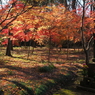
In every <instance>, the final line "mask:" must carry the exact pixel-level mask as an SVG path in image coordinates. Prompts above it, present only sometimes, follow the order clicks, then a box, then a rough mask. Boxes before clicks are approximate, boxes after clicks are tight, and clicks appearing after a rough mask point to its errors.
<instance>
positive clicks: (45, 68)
mask: <svg viewBox="0 0 95 95" xmlns="http://www.w3.org/2000/svg"><path fill="white" fill-rule="evenodd" d="M53 69H55V66H54V65H49V66H43V67H39V71H40V72H51V71H52V70H53Z"/></svg>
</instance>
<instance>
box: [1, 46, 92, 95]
mask: <svg viewBox="0 0 95 95" xmlns="http://www.w3.org/2000/svg"><path fill="white" fill-rule="evenodd" d="M33 50H34V51H33ZM67 53H68V55H67ZM4 54H5V48H4V47H2V48H1V52H0V88H1V89H2V90H3V91H4V95H33V94H34V95H42V94H43V92H44V93H46V94H47V95H94V94H91V93H90V94H88V92H83V93H86V94H79V93H80V92H79V91H77V90H76V89H74V90H76V91H73V89H71V88H70V87H72V86H69V88H68V87H67V88H64V89H65V90H64V89H61V90H59V91H58V92H56V89H60V88H61V87H60V86H58V82H59V83H61V82H60V81H61V80H57V79H60V78H63V81H62V83H63V84H64V83H65V80H67V78H68V77H69V79H70V78H71V77H76V75H77V71H78V70H80V69H81V67H82V64H83V63H84V54H83V52H82V50H81V49H80V50H78V49H76V50H74V49H69V52H68V51H67V49H62V51H61V52H59V51H57V49H52V50H51V52H50V56H49V51H48V48H46V47H43V48H34V49H33V48H30V49H29V48H28V47H14V50H13V51H12V57H8V56H5V55H4ZM48 65H50V66H51V67H48ZM52 66H53V67H52ZM52 68H53V69H52ZM71 75H72V76H71ZM63 76H65V77H63ZM69 79H68V80H69ZM71 79H73V78H71ZM45 84H46V85H48V86H47V87H46V86H45ZM55 84H56V85H57V86H56V87H55ZM49 85H50V86H51V87H52V89H50V90H49V91H48V92H45V91H46V90H47V89H48V87H50V86H49ZM65 85H66V84H65ZM42 91H43V92H42ZM51 91H52V93H51ZM64 91H65V92H64ZM53 92H54V94H53ZM30 93H31V94H30ZM40 93H42V94H40ZM58 93H59V94H58ZM65 93H66V94H65ZM69 93H72V94H69ZM73 93H74V94H73ZM43 95H45V94H43Z"/></svg>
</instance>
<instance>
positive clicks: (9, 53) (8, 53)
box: [6, 38, 12, 56]
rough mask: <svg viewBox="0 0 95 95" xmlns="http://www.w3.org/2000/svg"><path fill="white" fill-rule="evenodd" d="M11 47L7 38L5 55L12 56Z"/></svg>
mask: <svg viewBox="0 0 95 95" xmlns="http://www.w3.org/2000/svg"><path fill="white" fill-rule="evenodd" d="M11 47H12V43H11V40H10V38H8V45H7V49H6V55H7V56H12V55H11Z"/></svg>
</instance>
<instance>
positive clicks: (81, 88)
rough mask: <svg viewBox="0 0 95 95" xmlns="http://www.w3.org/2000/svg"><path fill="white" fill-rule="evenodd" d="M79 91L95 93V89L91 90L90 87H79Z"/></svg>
mask: <svg viewBox="0 0 95 95" xmlns="http://www.w3.org/2000/svg"><path fill="white" fill-rule="evenodd" d="M77 89H80V90H85V91H89V92H95V89H94V88H90V87H84V86H80V85H79V86H77Z"/></svg>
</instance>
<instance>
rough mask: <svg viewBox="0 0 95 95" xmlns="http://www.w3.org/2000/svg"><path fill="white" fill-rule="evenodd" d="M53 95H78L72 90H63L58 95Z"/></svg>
mask: <svg viewBox="0 0 95 95" xmlns="http://www.w3.org/2000/svg"><path fill="white" fill-rule="evenodd" d="M53 95H76V94H75V93H74V92H72V91H71V90H68V89H61V90H59V91H58V92H57V93H55V94H53Z"/></svg>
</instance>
